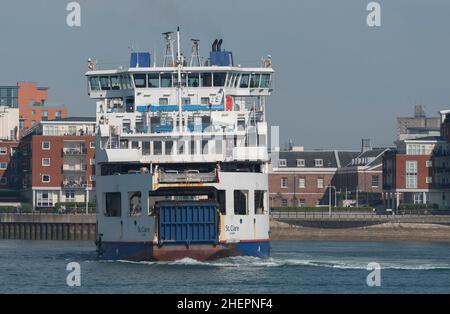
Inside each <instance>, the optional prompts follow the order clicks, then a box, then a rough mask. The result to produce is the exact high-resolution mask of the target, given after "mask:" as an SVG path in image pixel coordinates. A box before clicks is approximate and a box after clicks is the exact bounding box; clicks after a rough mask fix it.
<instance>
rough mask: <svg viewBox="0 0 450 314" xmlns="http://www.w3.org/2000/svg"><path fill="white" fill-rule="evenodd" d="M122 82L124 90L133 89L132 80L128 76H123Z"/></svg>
mask: <svg viewBox="0 0 450 314" xmlns="http://www.w3.org/2000/svg"><path fill="white" fill-rule="evenodd" d="M120 80H121V83H122V89H132V88H133V84H132V83H131V78H130V76H129V75H128V74H125V75H121V76H120Z"/></svg>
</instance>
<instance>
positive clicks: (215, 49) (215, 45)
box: [212, 39, 218, 51]
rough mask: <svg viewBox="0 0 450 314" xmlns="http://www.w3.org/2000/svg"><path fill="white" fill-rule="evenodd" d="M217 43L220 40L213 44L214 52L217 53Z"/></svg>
mask: <svg viewBox="0 0 450 314" xmlns="http://www.w3.org/2000/svg"><path fill="white" fill-rule="evenodd" d="M217 42H218V40H217V39H216V40H214V42H213V44H212V51H217Z"/></svg>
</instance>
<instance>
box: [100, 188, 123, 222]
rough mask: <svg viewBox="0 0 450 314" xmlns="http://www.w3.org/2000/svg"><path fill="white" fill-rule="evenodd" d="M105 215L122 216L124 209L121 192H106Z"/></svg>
mask: <svg viewBox="0 0 450 314" xmlns="http://www.w3.org/2000/svg"><path fill="white" fill-rule="evenodd" d="M104 195H105V203H104V204H105V208H104V211H105V216H107V217H120V212H121V211H122V197H121V194H120V192H109V193H105V194H104Z"/></svg>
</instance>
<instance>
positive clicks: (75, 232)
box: [0, 213, 96, 241]
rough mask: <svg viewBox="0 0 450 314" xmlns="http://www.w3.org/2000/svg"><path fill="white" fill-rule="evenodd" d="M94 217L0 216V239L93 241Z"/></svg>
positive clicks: (65, 215) (49, 215)
mask: <svg viewBox="0 0 450 314" xmlns="http://www.w3.org/2000/svg"><path fill="white" fill-rule="evenodd" d="M95 229H96V228H95V215H93V214H92V215H84V214H83V215H76V214H64V215H60V214H39V213H37V214H5V213H3V214H0V239H3V240H5V239H10V240H77V241H80V240H92V241H93V240H95V232H96V230H95Z"/></svg>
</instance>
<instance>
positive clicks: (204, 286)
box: [0, 240, 450, 294]
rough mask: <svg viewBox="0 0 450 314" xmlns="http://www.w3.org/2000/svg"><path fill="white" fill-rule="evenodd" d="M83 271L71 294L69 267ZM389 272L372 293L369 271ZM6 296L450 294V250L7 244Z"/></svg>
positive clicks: (349, 245) (2, 284) (0, 282)
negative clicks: (169, 251) (143, 258)
mask: <svg viewBox="0 0 450 314" xmlns="http://www.w3.org/2000/svg"><path fill="white" fill-rule="evenodd" d="M69 262H78V263H79V264H80V266H81V286H79V287H68V286H67V284H66V277H67V275H68V274H69V271H67V270H66V265H67V264H68V263H69ZM370 262H377V263H379V264H380V266H381V286H380V287H369V286H367V284H366V277H367V275H368V274H369V273H370V271H368V270H367V269H366V268H367V264H368V263H370ZM0 293H263V294H264V293H450V244H444V243H383V242H319V241H310V242H308V241H274V242H272V256H271V258H270V259H268V260H261V259H257V258H251V257H234V258H226V259H222V260H217V261H213V262H197V261H194V260H186V259H185V260H180V261H175V262H164V263H163V262H154V263H152V262H142V263H132V262H126V261H97V260H96V257H95V247H94V244H93V243H92V242H88V241H83V242H71V241H7V240H6V241H0Z"/></svg>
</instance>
